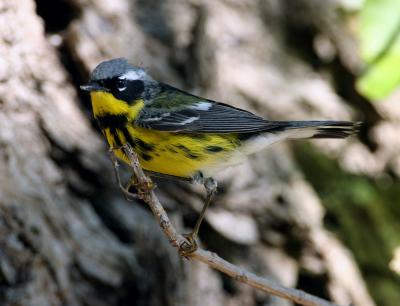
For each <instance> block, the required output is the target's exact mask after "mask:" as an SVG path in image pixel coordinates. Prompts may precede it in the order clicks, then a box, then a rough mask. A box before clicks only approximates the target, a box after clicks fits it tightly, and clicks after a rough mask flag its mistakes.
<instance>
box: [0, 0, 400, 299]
mask: <svg viewBox="0 0 400 306" xmlns="http://www.w3.org/2000/svg"><path fill="white" fill-rule="evenodd" d="M117 56H125V57H127V58H128V59H129V60H130V61H131V62H132V63H136V64H139V65H142V66H145V67H147V69H148V70H149V71H150V73H151V74H152V75H153V76H154V77H155V78H157V79H160V80H163V81H165V82H167V83H172V84H174V85H175V86H178V87H182V88H185V89H187V90H190V91H192V92H194V93H197V94H199V95H202V96H206V97H209V98H212V99H215V100H220V101H225V102H228V103H230V104H233V105H235V106H238V107H245V108H247V109H250V110H253V111H256V112H257V113H258V114H260V115H263V116H265V117H269V118H273V119H310V118H325V119H342V120H350V119H358V120H364V121H366V125H365V127H364V128H363V130H362V132H361V134H360V139H357V138H353V139H349V140H346V141H315V142H312V143H306V144H305V143H302V144H299V143H296V144H288V143H283V144H278V145H275V146H273V147H271V148H270V150H268V151H267V152H264V153H261V154H258V155H257V156H254V157H252V158H251V159H250V160H249V161H248V162H247V163H245V164H243V165H241V166H238V167H235V168H232V169H227V171H225V172H224V173H221V174H220V176H219V177H218V179H219V181H220V186H221V188H220V190H219V194H218V197H217V198H216V201H215V202H214V203H213V207H212V208H211V209H210V211H209V213H208V215H207V224H205V225H204V226H203V227H202V230H201V234H200V236H201V241H202V244H203V245H204V246H205V247H207V248H208V249H211V250H214V251H216V252H218V253H219V254H220V255H221V256H223V257H225V258H227V259H228V260H230V261H232V262H233V263H235V264H238V265H242V266H244V267H247V268H248V269H250V270H252V271H254V272H256V273H257V274H261V275H266V276H269V277H271V278H274V279H276V280H277V281H279V282H281V283H282V284H285V285H288V286H295V287H299V288H301V289H303V290H306V291H309V292H310V293H314V294H316V295H319V296H321V297H324V298H328V299H331V300H333V301H335V302H336V303H338V304H343V305H349V304H350V303H352V305H355V306H372V305H376V304H375V303H377V304H379V305H387V306H392V305H393V306H394V305H397V304H396V303H397V301H398V300H399V299H400V296H399V292H398V290H396V288H398V286H399V278H398V276H396V275H395V274H394V272H391V271H390V270H389V266H388V265H389V261H390V260H391V257H392V250H393V248H394V247H395V246H397V245H399V244H400V241H399V240H400V238H399V235H398V232H399V229H398V225H396V222H395V220H396V219H395V216H396V215H397V216H398V215H399V208H398V207H396V205H395V203H396V199H397V204H398V198H399V197H400V194H399V191H398V190H399V189H398V187H399V185H400V184H399V179H398V178H399V175H400V154H399V152H400V150H399V148H400V140H399V138H398V137H397V136H398V135H399V134H398V129H399V122H400V115H399V114H400V111H399V107H398V106H397V107H396V106H395V104H394V101H395V100H396V99H395V98H393V99H390V100H388V101H386V102H384V103H381V104H371V103H370V102H369V101H368V100H366V99H364V98H363V97H361V96H360V95H358V94H357V92H356V90H355V88H354V79H355V74H356V73H357V72H358V71H359V70H360V64H359V60H358V58H357V56H356V51H355V44H354V42H353V40H352V38H351V36H350V35H349V34H348V33H347V32H346V30H345V28H344V26H343V20H341V19H340V17H339V14H338V8H337V4H336V2H335V1H319V0H301V1H298V0H296V1H294V0H293V1H292V0H290V1H289V0H288V1H274V0H268V1H250V0H246V1H243V0H224V1H195V0H193V1H179V0H168V1H161V0H160V1H156V0H151V1H144V0H136V1H128V0H113V1H106V0H98V1H91V0H57V1H54V0H47V1H46V0H37V1H36V2H34V1H33V0H19V1H15V0H3V1H1V2H0V304H1V305H7V306H11V305H23V306H36V305H37V306H45V305H82V306H83V305H85V306H86V305H88V306H92V305H93V306H94V305H96V306H101V305H104V306H105V305H108V306H111V305H193V306H195V305H229V306H234V305H271V306H272V305H273V306H283V305H290V303H288V302H286V301H283V300H281V299H278V298H275V297H272V296H266V295H264V294H260V293H258V292H256V291H254V290H253V289H251V288H249V287H247V286H244V285H240V284H238V283H236V282H235V281H234V280H231V279H227V278H225V277H224V276H222V275H221V274H219V273H217V272H215V271H212V270H210V269H209V268H208V267H206V266H204V265H201V264H198V263H195V262H188V261H185V260H182V259H181V258H179V256H178V255H177V254H176V252H175V250H174V249H172V247H171V246H170V245H169V244H168V242H167V241H166V240H165V238H164V237H163V236H162V234H161V231H160V229H159V228H158V226H157V224H156V223H155V221H154V220H153V218H152V216H151V214H150V213H149V212H148V211H147V209H146V208H145V207H144V206H143V205H142V203H135V202H133V203H130V202H127V201H125V200H124V198H123V196H122V195H121V192H120V191H119V190H118V189H117V188H116V183H115V180H114V177H113V172H112V167H111V164H110V162H109V161H108V160H107V154H106V146H105V144H104V143H103V140H102V138H101V136H100V135H99V133H97V129H96V127H95V125H94V124H93V122H92V121H91V119H90V118H91V115H90V104H89V101H88V97H86V96H84V95H82V94H81V93H80V92H77V86H78V85H79V84H80V83H83V82H84V81H86V79H87V77H88V73H89V71H90V70H91V69H92V68H93V67H94V66H95V65H96V64H97V63H98V62H99V61H101V60H104V59H107V58H111V57H117ZM396 135H397V136H396ZM370 178H373V179H370ZM350 186H351V188H350ZM366 193H367V194H366ZM158 194H159V196H160V199H161V200H162V201H163V203H164V204H165V205H166V207H167V208H168V210H169V212H170V214H171V216H172V218H173V221H174V222H175V224H176V225H177V226H178V227H180V228H181V229H182V231H184V230H185V229H186V230H187V228H188V227H191V226H193V223H194V220H195V218H196V216H197V212H198V211H199V210H200V208H201V204H202V196H203V190H202V188H200V187H199V186H188V185H187V184H182V183H177V182H165V181H160V182H159V188H158ZM321 199H322V200H323V203H322V201H321ZM188 204H189V205H188ZM323 204H325V208H324V206H323ZM397 206H398V205H397ZM324 216H325V217H324ZM328 229H330V230H333V231H330V230H328ZM365 229H368V233H366V231H365ZM396 233H397V234H396ZM353 254H354V255H353ZM355 259H356V260H357V263H356V261H355ZM360 268H361V271H362V274H361V273H360ZM362 275H363V276H362ZM364 279H365V280H367V284H366V283H365V282H364ZM367 285H368V286H367ZM367 288H369V289H370V292H371V293H372V294H373V298H374V299H373V298H371V295H370V293H369V292H368V289H367ZM374 300H375V302H374Z"/></svg>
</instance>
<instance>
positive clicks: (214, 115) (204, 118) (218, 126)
mask: <svg viewBox="0 0 400 306" xmlns="http://www.w3.org/2000/svg"><path fill="white" fill-rule="evenodd" d="M201 103H203V104H201ZM196 105H200V106H196ZM204 105H207V106H209V107H207V108H206V107H204ZM146 108H147V109H146ZM136 124H137V125H139V126H141V127H145V128H149V129H154V130H160V131H173V132H189V133H190V132H192V133H249V132H258V131H264V130H265V129H266V127H267V126H268V124H269V122H268V121H266V120H265V119H263V118H261V117H258V116H256V115H254V114H252V113H250V112H248V111H245V110H241V109H238V108H235V107H232V106H229V105H227V104H223V103H218V102H214V101H210V100H204V101H201V102H198V103H197V104H194V105H193V106H189V107H187V106H186V107H185V108H184V109H177V110H167V109H165V110H160V109H154V108H153V109H152V108H151V106H146V107H145V109H144V110H143V111H142V113H141V114H140V116H139V117H138V119H137V120H136Z"/></svg>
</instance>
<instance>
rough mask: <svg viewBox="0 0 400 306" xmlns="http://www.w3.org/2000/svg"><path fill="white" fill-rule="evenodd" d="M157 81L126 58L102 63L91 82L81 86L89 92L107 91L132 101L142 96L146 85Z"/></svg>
mask: <svg viewBox="0 0 400 306" xmlns="http://www.w3.org/2000/svg"><path fill="white" fill-rule="evenodd" d="M153 82H155V81H154V80H153V79H152V78H151V77H150V76H149V75H148V74H147V73H146V71H145V70H144V69H143V68H140V67H136V66H133V65H131V64H129V63H128V61H127V60H126V59H124V58H115V59H112V60H108V61H104V62H102V63H100V64H99V65H98V66H97V67H96V68H95V69H94V70H93V72H92V74H91V76H90V81H89V83H87V84H85V85H82V86H80V88H81V89H82V90H84V91H88V92H96V91H97V92H107V93H111V94H112V95H113V96H114V97H115V98H117V99H119V100H123V101H126V102H131V101H133V100H135V99H137V98H139V97H142V96H143V94H144V92H145V88H146V85H148V84H151V83H153Z"/></svg>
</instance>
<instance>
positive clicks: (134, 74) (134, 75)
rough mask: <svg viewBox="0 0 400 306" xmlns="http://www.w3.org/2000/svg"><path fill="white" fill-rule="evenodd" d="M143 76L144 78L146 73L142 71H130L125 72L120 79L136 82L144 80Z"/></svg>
mask: <svg viewBox="0 0 400 306" xmlns="http://www.w3.org/2000/svg"><path fill="white" fill-rule="evenodd" d="M143 76H144V73H143V72H142V71H134V70H129V71H128V72H125V73H124V74H123V75H121V76H120V77H118V78H119V79H122V80H130V81H134V80H139V79H142V78H143Z"/></svg>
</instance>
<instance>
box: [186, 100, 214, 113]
mask: <svg viewBox="0 0 400 306" xmlns="http://www.w3.org/2000/svg"><path fill="white" fill-rule="evenodd" d="M211 106H212V103H210V102H205V101H204V102H198V103H196V104H193V105H191V106H189V108H191V109H196V110H202V111H206V110H209V109H210V108H211Z"/></svg>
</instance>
